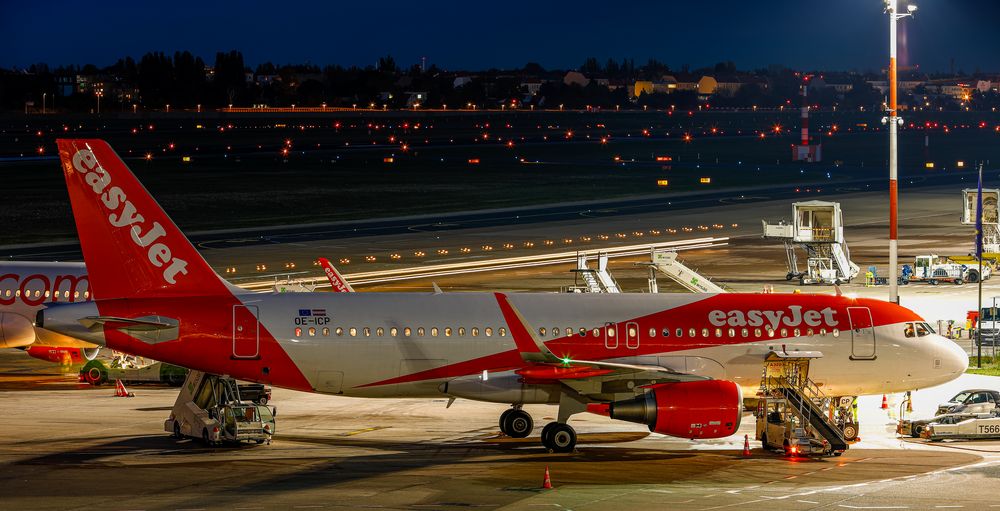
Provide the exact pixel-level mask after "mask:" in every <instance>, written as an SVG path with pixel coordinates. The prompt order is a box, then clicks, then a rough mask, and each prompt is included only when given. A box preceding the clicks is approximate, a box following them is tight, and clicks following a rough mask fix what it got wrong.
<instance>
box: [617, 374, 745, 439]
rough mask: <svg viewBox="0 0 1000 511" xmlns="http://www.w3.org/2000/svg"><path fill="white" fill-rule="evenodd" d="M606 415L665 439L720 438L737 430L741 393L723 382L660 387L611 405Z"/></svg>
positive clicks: (693, 382) (730, 384)
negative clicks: (643, 428) (644, 427)
mask: <svg viewBox="0 0 1000 511" xmlns="http://www.w3.org/2000/svg"><path fill="white" fill-rule="evenodd" d="M607 414H608V416H609V417H611V418H612V419H618V420H623V421H628V422H637V423H639V424H645V425H647V426H649V430H650V431H653V432H655V433H661V434H664V435H670V436H675V437H680V438H690V439H692V440H693V439H696V438H722V437H726V436H729V435H732V434H733V433H735V432H736V429H737V428H739V427H740V418H741V417H742V415H743V393H742V392H741V391H740V387H739V385H736V384H735V383H733V382H731V381H726V380H702V381H688V382H678V383H660V384H657V385H653V386H650V387H648V390H647V391H646V393H645V394H643V395H641V396H638V397H636V398H634V399H628V400H623V401H616V402H613V403H610V404H609V405H608V408H607Z"/></svg>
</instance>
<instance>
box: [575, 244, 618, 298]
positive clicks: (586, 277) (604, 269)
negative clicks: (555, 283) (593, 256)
mask: <svg viewBox="0 0 1000 511" xmlns="http://www.w3.org/2000/svg"><path fill="white" fill-rule="evenodd" d="M587 261H588V257H587V254H577V256H576V268H574V269H573V273H575V274H576V277H577V279H576V283H575V284H574V285H572V286H570V287H567V288H565V291H566V292H568V293H621V292H622V290H621V288H620V287H618V282H617V281H616V280H615V278H614V277H612V276H611V272H609V271H608V254H605V253H603V252H602V253H599V254H597V268H596V269H595V268H591V267H590V266H588V265H587ZM581 280H582V281H583V283H582V284H580V281H581Z"/></svg>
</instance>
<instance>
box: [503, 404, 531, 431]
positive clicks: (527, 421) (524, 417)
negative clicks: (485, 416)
mask: <svg viewBox="0 0 1000 511" xmlns="http://www.w3.org/2000/svg"><path fill="white" fill-rule="evenodd" d="M501 420H502V421H503V423H502V425H501V426H500V431H503V433H504V434H505V435H507V436H509V437H511V438H524V437H526V436H528V435H530V434H531V430H532V429H534V427H535V423H534V421H532V420H531V415H529V414H528V412H526V411H524V410H520V409H516V408H514V409H510V410H507V411H506V412H504V413H503V415H501Z"/></svg>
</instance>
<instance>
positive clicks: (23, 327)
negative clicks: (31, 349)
mask: <svg viewBox="0 0 1000 511" xmlns="http://www.w3.org/2000/svg"><path fill="white" fill-rule="evenodd" d="M33 342H35V327H34V326H33V325H32V324H31V321H30V320H29V319H28V318H26V317H24V316H22V315H20V314H14V313H13V312H0V348H21V347H24V346H29V345H31V343H33Z"/></svg>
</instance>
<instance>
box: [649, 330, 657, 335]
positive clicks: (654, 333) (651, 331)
mask: <svg viewBox="0 0 1000 511" xmlns="http://www.w3.org/2000/svg"><path fill="white" fill-rule="evenodd" d="M649 336H650V337H656V329H655V328H650V329H649Z"/></svg>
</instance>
